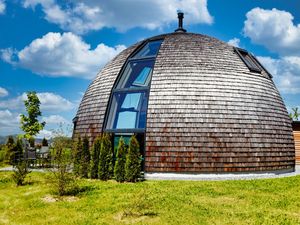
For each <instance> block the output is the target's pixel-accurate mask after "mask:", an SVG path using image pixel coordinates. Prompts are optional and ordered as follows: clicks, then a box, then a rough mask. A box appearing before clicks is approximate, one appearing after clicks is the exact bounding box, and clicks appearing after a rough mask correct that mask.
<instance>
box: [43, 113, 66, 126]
mask: <svg viewBox="0 0 300 225" xmlns="http://www.w3.org/2000/svg"><path fill="white" fill-rule="evenodd" d="M42 121H45V122H46V124H47V125H49V124H56V125H57V124H71V123H70V121H68V120H66V119H65V118H64V117H62V116H60V115H50V116H46V117H43V118H42Z"/></svg>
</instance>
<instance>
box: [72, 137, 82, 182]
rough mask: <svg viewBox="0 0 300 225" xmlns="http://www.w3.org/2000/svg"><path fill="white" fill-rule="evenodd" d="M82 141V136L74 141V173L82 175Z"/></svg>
mask: <svg viewBox="0 0 300 225" xmlns="http://www.w3.org/2000/svg"><path fill="white" fill-rule="evenodd" d="M82 148H83V146H82V141H81V138H80V137H78V138H75V141H74V142H73V173H74V174H75V175H76V176H79V175H80V161H81V155H82Z"/></svg>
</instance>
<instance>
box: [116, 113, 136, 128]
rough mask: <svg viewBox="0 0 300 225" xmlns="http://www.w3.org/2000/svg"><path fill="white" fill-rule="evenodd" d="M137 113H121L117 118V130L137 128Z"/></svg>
mask: <svg viewBox="0 0 300 225" xmlns="http://www.w3.org/2000/svg"><path fill="white" fill-rule="evenodd" d="M136 115H137V112H126V111H125V112H119V113H118V118H117V125H116V127H115V128H117V129H130V128H135V127H136V125H135V123H136V119H137V118H136Z"/></svg>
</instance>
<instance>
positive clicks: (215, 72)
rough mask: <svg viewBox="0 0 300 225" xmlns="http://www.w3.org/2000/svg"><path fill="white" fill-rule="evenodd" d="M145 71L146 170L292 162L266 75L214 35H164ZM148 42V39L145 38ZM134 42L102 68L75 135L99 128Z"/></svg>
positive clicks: (249, 167)
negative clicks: (148, 75) (147, 72)
mask: <svg viewBox="0 0 300 225" xmlns="http://www.w3.org/2000/svg"><path fill="white" fill-rule="evenodd" d="M152 39H164V40H163V42H162V44H161V47H160V50H159V52H158V55H157V58H156V61H155V65H154V70H153V73H152V80H151V87H150V94H149V102H148V111H147V125H146V144H145V145H146V146H145V170H146V171H148V172H151V171H181V172H182V171H185V172H201V171H204V172H210V171H220V172H223V171H257V170H274V169H289V168H292V167H293V166H294V163H295V161H294V154H295V150H294V142H293V136H292V128H291V120H290V119H289V117H288V114H287V111H286V108H285V105H284V103H283V101H282V98H281V96H280V94H279V92H278V90H277V89H276V87H275V85H274V83H273V81H272V79H271V77H270V75H269V74H268V72H267V71H265V70H264V69H263V68H262V72H261V73H257V72H251V71H250V70H249V68H248V67H247V66H246V64H245V63H244V62H243V60H242V59H241V58H240V56H239V55H238V54H237V52H236V51H235V50H234V48H233V47H232V46H230V45H228V44H227V43H224V42H222V41H219V40H217V39H215V38H212V37H208V36H205V35H200V34H192V33H171V34H166V35H161V36H157V37H154V38H151V39H148V40H152ZM146 41H147V40H146ZM140 45H141V43H137V44H136V45H134V46H131V47H129V48H128V49H126V50H124V51H123V52H122V53H120V54H119V55H118V56H117V57H115V58H114V59H113V60H112V61H111V62H110V63H109V64H107V65H106V66H105V68H103V69H102V70H101V72H100V73H99V74H98V75H97V77H96V78H95V80H94V81H93V82H92V83H91V85H90V86H89V88H88V90H87V91H86V93H85V95H84V97H83V100H82V102H81V104H80V107H79V110H78V113H77V124H76V128H75V131H74V132H75V134H76V133H77V134H81V135H87V136H89V137H95V136H97V135H99V134H100V133H101V132H102V129H103V123H104V118H105V113H106V109H107V106H108V103H109V98H110V94H111V91H112V88H113V86H114V84H115V82H116V79H117V77H118V74H119V73H120V71H121V69H122V67H123V66H124V63H125V61H126V59H127V58H128V57H129V56H130V55H131V54H132V53H133V52H134V51H135V50H136V49H137V48H138V46H140Z"/></svg>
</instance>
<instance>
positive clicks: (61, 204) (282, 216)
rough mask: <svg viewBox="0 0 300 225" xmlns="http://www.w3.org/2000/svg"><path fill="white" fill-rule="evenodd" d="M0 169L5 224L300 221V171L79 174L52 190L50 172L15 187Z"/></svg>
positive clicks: (0, 221)
mask: <svg viewBox="0 0 300 225" xmlns="http://www.w3.org/2000/svg"><path fill="white" fill-rule="evenodd" d="M10 176H11V173H9V172H0V224H5V225H7V224H39V225H41V224H64V225H65V224H239V225H240V224H300V176H296V177H290V178H280V179H267V180H252V181H213V182H212V181H145V182H141V183H136V184H132V183H123V184H120V183H116V182H115V181H108V182H101V181H95V180H80V181H79V182H80V185H81V187H83V189H84V191H83V192H81V193H80V194H79V195H77V196H75V197H64V198H61V199H58V198H57V197H55V196H53V195H51V187H50V185H49V182H47V180H48V175H47V174H46V173H37V172H36V173H31V174H30V175H29V178H28V179H27V181H28V184H27V185H25V186H22V187H16V186H15V184H14V183H13V182H12V181H11V180H10Z"/></svg>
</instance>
